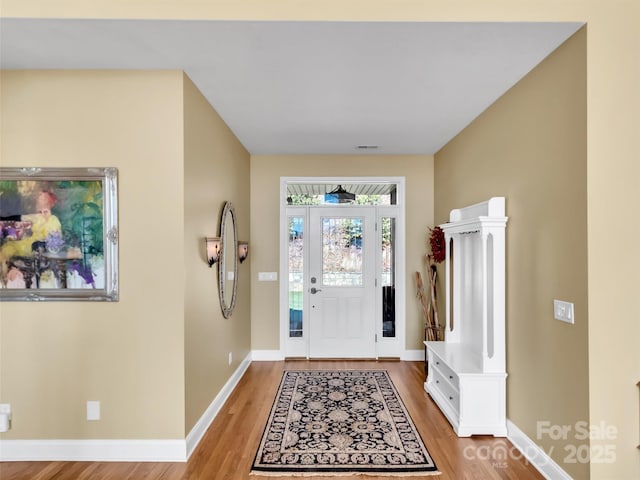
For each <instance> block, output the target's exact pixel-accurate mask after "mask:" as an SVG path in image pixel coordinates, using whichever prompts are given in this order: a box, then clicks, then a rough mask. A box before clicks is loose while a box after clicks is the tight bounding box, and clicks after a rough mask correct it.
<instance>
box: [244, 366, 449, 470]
mask: <svg viewBox="0 0 640 480" xmlns="http://www.w3.org/2000/svg"><path fill="white" fill-rule="evenodd" d="M251 473H252V474H254V475H273V476H347V475H350V474H360V475H367V474H368V475H375V476H398V477H402V476H423V475H437V474H439V473H440V472H438V469H437V468H436V465H435V463H434V462H433V460H432V459H431V456H430V455H429V453H428V452H427V449H426V448H425V446H424V443H423V442H422V439H421V438H420V435H419V433H418V431H417V430H416V427H415V425H414V424H413V421H412V420H411V417H410V416H409V413H408V412H407V410H406V408H405V406H404V404H403V403H402V400H401V399H400V396H399V395H398V392H397V391H396V388H395V386H394V385H393V383H392V382H391V378H389V375H388V373H387V372H386V371H384V370H331V371H324V370H304V371H292V370H289V371H285V372H284V374H283V377H282V381H281V383H280V387H279V389H278V394H277V396H276V399H275V401H274V404H273V407H272V409H271V413H270V415H269V420H268V421H267V426H266V427H265V431H264V434H263V436H262V440H261V441H260V446H259V447H258V452H257V453H256V458H255V461H254V463H253V468H252V471H251Z"/></svg>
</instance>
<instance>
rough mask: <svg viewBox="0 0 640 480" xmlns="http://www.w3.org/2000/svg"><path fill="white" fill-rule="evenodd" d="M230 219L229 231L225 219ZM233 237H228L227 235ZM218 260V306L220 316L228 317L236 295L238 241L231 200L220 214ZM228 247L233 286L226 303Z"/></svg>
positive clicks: (234, 303)
mask: <svg viewBox="0 0 640 480" xmlns="http://www.w3.org/2000/svg"><path fill="white" fill-rule="evenodd" d="M228 220H230V221H231V232H229V231H228V229H227V221H228ZM229 234H231V235H233V238H228V235H229ZM219 237H220V260H219V261H218V297H219V298H220V308H221V309H222V316H223V317H224V318H229V317H230V316H231V314H232V313H233V307H235V305H236V295H237V291H238V252H237V248H236V244H237V242H238V227H237V226H236V211H235V209H234V208H233V204H232V203H231V202H225V204H224V208H223V209H222V215H221V216H220V235H219ZM227 248H230V252H231V255H233V287H232V291H231V301H230V302H229V304H227V303H226V300H225V293H226V290H227V279H226V275H225V274H226V272H227V265H226V259H227V257H226V254H227V252H226V249H227Z"/></svg>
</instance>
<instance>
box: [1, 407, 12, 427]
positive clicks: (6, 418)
mask: <svg viewBox="0 0 640 480" xmlns="http://www.w3.org/2000/svg"><path fill="white" fill-rule="evenodd" d="M9 430H11V404H9V403H0V432H2V433H4V432H8V431H9Z"/></svg>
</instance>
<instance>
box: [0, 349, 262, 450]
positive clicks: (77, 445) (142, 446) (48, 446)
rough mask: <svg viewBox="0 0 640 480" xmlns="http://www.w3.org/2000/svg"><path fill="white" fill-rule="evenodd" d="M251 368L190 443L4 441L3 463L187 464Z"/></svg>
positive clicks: (222, 395) (214, 405) (226, 390)
mask: <svg viewBox="0 0 640 480" xmlns="http://www.w3.org/2000/svg"><path fill="white" fill-rule="evenodd" d="M250 364H251V353H250V354H249V355H247V357H246V358H245V359H244V360H243V361H242V363H240V365H239V366H238V368H237V369H236V371H235V372H234V373H233V375H232V376H231V378H229V380H228V381H227V383H226V384H225V385H224V387H222V390H220V392H219V393H218V395H216V397H215V398H214V399H213V401H212V402H211V405H209V407H208V408H207V410H206V411H205V412H204V414H203V415H202V417H200V419H199V420H198V422H196V424H195V425H194V427H193V428H192V429H191V431H190V432H189V435H187V438H186V439H175V440H0V461H2V462H12V461H91V462H186V461H187V459H188V458H189V456H190V455H191V454H192V453H193V451H194V450H195V448H196V447H197V446H198V443H200V440H201V439H202V437H203V435H204V433H205V432H206V431H207V428H209V425H211V422H213V419H214V418H215V417H216V415H217V414H218V412H219V411H220V409H221V408H222V406H223V405H224V403H225V402H226V401H227V399H228V398H229V396H230V395H231V392H233V389H234V388H235V387H236V385H237V384H238V382H239V381H240V379H241V378H242V376H243V375H244V373H245V372H246V370H247V368H249V365H250Z"/></svg>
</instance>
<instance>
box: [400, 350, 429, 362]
mask: <svg viewBox="0 0 640 480" xmlns="http://www.w3.org/2000/svg"><path fill="white" fill-rule="evenodd" d="M400 360H402V361H405V362H424V350H405V351H404V352H403V353H402V354H401V355H400Z"/></svg>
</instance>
